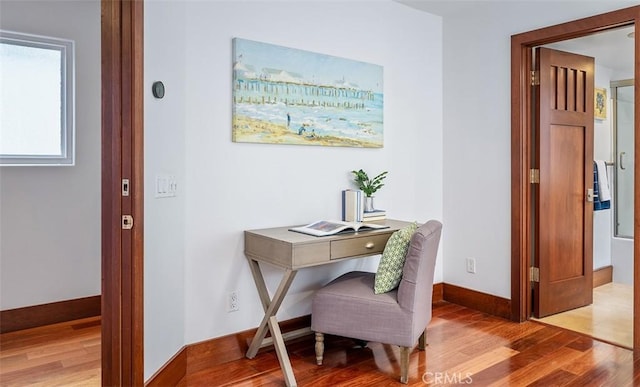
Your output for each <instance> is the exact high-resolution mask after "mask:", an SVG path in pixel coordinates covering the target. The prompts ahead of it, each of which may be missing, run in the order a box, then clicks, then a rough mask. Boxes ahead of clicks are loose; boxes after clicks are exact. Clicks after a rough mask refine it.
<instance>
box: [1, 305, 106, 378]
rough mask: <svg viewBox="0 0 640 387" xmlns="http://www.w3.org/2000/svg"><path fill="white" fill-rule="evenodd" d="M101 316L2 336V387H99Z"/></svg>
mask: <svg viewBox="0 0 640 387" xmlns="http://www.w3.org/2000/svg"><path fill="white" fill-rule="evenodd" d="M100 357H101V354H100V317H89V318H85V319H81V320H75V321H71V322H64V323H59V324H53V325H47V326H44V327H38V328H32V329H25V330H21V331H15V332H10V333H3V334H1V335H0V386H3V387H5V386H7V387H9V386H43V387H44V386H47V387H48V386H83V387H84V386H100V378H101V373H100V366H101V364H100Z"/></svg>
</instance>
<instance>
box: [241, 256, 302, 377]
mask: <svg viewBox="0 0 640 387" xmlns="http://www.w3.org/2000/svg"><path fill="white" fill-rule="evenodd" d="M249 267H250V268H251V274H252V275H253V280H254V282H255V283H256V288H257V289H258V294H259V295H260V301H261V302H262V307H263V309H264V318H263V319H262V322H261V323H260V326H259V327H258V331H257V332H256V334H255V336H253V340H252V341H251V344H250V345H249V349H248V350H247V357H248V358H249V359H253V358H254V357H255V356H256V354H257V353H258V349H260V347H261V345H262V342H263V341H264V338H265V335H266V334H267V328H269V331H270V332H271V337H272V338H273V344H274V346H275V348H276V354H277V355H278V361H279V362H280V368H281V369H282V372H283V373H284V378H285V382H286V384H287V386H288V387H295V386H296V385H297V383H296V378H295V376H294V375H293V368H292V367H291V361H290V360H289V355H288V354H287V348H286V347H285V345H284V339H283V337H282V332H281V331H280V326H279V325H278V320H276V313H277V312H278V309H280V305H281V304H282V300H283V299H284V296H285V295H286V294H287V291H288V290H289V287H290V286H291V283H292V282H293V278H294V277H295V276H296V273H297V272H298V271H297V270H292V269H286V270H285V272H284V275H283V276H282V279H281V280H280V285H278V289H277V290H276V293H275V294H274V296H273V299H270V298H269V290H268V289H267V285H266V283H265V282H264V277H263V275H262V271H261V270H260V266H259V265H258V262H257V261H255V260H253V259H251V258H249Z"/></svg>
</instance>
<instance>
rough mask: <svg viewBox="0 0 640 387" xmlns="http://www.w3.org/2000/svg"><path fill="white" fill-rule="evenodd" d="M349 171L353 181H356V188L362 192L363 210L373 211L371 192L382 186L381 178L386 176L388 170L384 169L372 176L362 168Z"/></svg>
mask: <svg viewBox="0 0 640 387" xmlns="http://www.w3.org/2000/svg"><path fill="white" fill-rule="evenodd" d="M351 173H353V175H354V176H353V181H354V182H355V183H356V185H357V186H358V188H359V189H360V190H362V192H364V195H365V201H364V210H365V211H373V210H374V207H373V194H374V193H376V192H377V191H378V190H379V189H380V188H382V187H384V183H383V180H384V179H385V178H386V177H387V173H388V171H384V172H382V173H380V174H379V175H377V176H375V177H374V178H369V175H367V173H366V172H365V171H363V170H362V169H360V170H357V171H351Z"/></svg>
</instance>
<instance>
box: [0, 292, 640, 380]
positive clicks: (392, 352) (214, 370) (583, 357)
mask: <svg viewBox="0 0 640 387" xmlns="http://www.w3.org/2000/svg"><path fill="white" fill-rule="evenodd" d="M99 323H100V320H99V319H96V318H93V319H84V320H78V321H74V322H72V323H63V324H56V325H54V326H48V327H42V328H34V329H29V330H24V331H18V332H12V333H7V334H3V335H0V385H1V386H26V385H35V386H54V385H59V386H99V385H100V326H99ZM313 340H314V339H313V336H309V337H305V338H301V339H298V340H296V341H293V342H290V343H289V344H288V345H287V347H288V350H289V353H290V356H291V359H292V363H293V368H294V372H295V375H296V378H297V381H298V385H299V386H346V385H348V386H374V385H375V386H392V385H400V384H399V382H398V378H399V372H400V369H399V358H400V351H399V350H398V348H397V347H394V346H389V345H383V344H379V343H369V345H368V346H367V347H366V348H361V347H358V346H357V345H356V344H355V343H354V342H353V341H352V340H350V339H346V338H340V337H335V336H329V335H328V336H327V337H326V346H325V358H324V359H325V360H324V365H322V366H317V365H316V364H315V353H314V348H313V347H314V346H313ZM427 343H428V346H427V349H426V351H418V350H416V351H414V352H413V353H412V354H411V357H410V371H409V385H410V386H424V385H455V384H471V385H476V386H545V387H546V386H633V385H640V358H638V359H634V355H633V352H632V351H629V350H627V349H624V348H620V347H617V346H614V345H611V344H607V343H604V342H600V341H597V340H594V339H592V338H590V337H587V336H584V335H582V334H579V333H575V332H570V331H567V330H564V329H562V328H558V327H553V326H547V325H543V324H539V323H536V322H525V323H522V324H517V323H513V322H510V321H507V320H504V319H501V318H498V317H493V316H490V315H487V314H484V313H481V312H478V311H475V310H472V309H469V308H465V307H462V306H458V305H455V304H449V303H439V304H438V305H436V306H434V309H433V319H432V321H431V324H430V325H429V329H428V336H427ZM193 360H194V361H196V362H197V363H198V368H199V369H200V371H197V372H191V373H189V374H188V375H187V376H186V377H185V378H184V379H183V380H182V381H181V382H180V383H179V386H182V387H184V386H283V385H284V383H283V379H282V373H281V372H280V368H279V366H278V360H277V358H276V354H275V352H273V351H265V352H261V353H259V354H258V356H256V357H255V358H254V359H251V360H249V359H240V360H235V361H230V362H227V363H224V364H220V365H215V366H207V364H206V362H207V358H206V357H204V356H203V358H202V359H193Z"/></svg>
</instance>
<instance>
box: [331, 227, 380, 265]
mask: <svg viewBox="0 0 640 387" xmlns="http://www.w3.org/2000/svg"><path fill="white" fill-rule="evenodd" d="M390 236H391V234H390V233H384V234H373V235H370V236H367V235H363V236H361V237H358V238H349V239H344V240H337V241H331V259H340V258H346V257H357V256H361V255H374V254H381V253H382V251H383V250H384V246H385V245H386V244H387V240H388V239H389V237H390Z"/></svg>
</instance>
